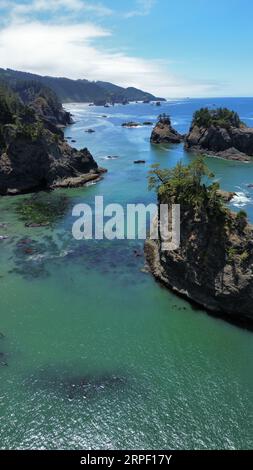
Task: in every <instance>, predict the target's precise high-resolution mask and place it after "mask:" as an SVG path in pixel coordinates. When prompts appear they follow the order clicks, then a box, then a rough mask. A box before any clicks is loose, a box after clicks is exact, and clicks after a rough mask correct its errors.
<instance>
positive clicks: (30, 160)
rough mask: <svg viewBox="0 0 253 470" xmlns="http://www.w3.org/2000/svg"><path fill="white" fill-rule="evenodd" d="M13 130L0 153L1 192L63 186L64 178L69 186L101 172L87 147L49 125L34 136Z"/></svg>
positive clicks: (97, 175) (9, 192)
mask: <svg viewBox="0 0 253 470" xmlns="http://www.w3.org/2000/svg"><path fill="white" fill-rule="evenodd" d="M13 133H14V134H13V135H12V137H11V138H10V139H9V140H8V141H7V147H6V150H5V152H4V153H2V155H1V157H0V194H2V195H5V194H11V195H15V194H19V193H25V192H30V191H35V190H37V189H46V188H55V187H58V186H61V187H63V186H64V184H65V183H64V182H66V186H67V187H68V186H72V187H73V186H75V183H76V185H77V186H79V185H80V184H81V183H82V184H84V183H85V182H87V181H89V180H90V179H95V178H99V177H100V175H101V170H100V169H99V168H98V165H97V163H96V162H95V160H94V159H93V157H92V155H91V154H90V152H89V151H88V150H87V149H83V150H80V151H78V150H76V149H73V148H72V147H70V146H69V145H68V143H66V142H65V141H63V140H61V139H60V138H58V136H56V135H55V134H53V133H51V132H50V131H48V130H47V129H43V130H42V131H41V134H40V135H39V136H38V137H37V138H35V139H31V138H30V137H29V136H26V135H24V134H22V133H19V132H17V133H16V134H15V131H14V130H13ZM70 178H71V181H70V180H69V179H70Z"/></svg>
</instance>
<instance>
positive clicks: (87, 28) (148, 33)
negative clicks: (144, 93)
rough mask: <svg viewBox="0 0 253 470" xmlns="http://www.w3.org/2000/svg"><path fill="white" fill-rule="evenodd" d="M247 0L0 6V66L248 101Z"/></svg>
mask: <svg viewBox="0 0 253 470" xmlns="http://www.w3.org/2000/svg"><path fill="white" fill-rule="evenodd" d="M252 17H253V2H252V0H117V1H116V0H98V1H96V0H31V1H28V0H0V66H1V67H10V68H15V69H19V70H26V71H31V72H35V73H40V74H47V75H54V76H67V77H71V78H87V79H89V80H108V81H112V82H114V83H117V84H120V85H123V86H128V85H129V86H137V87H141V88H143V89H147V90H148V91H151V92H154V93H156V94H158V95H161V96H166V97H185V96H252V94H253V79H252V75H253V61H252V49H253V41H252V24H251V23H252Z"/></svg>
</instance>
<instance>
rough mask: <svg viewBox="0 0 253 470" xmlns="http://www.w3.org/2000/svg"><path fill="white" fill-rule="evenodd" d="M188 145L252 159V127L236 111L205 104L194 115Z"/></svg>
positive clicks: (234, 158) (186, 143)
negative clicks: (247, 125) (208, 107)
mask: <svg viewBox="0 0 253 470" xmlns="http://www.w3.org/2000/svg"><path fill="white" fill-rule="evenodd" d="M185 148H186V150H191V151H194V152H199V153H203V154H208V155H214V156H218V157H222V158H225V159H228V160H239V161H251V157H253V128H249V127H246V125H245V124H243V123H242V122H241V121H240V118H239V116H238V114H237V113H234V112H233V111H230V110H228V109H217V110H209V109H207V108H203V109H200V110H199V111H197V112H196V113H195V115H194V117H193V121H192V125H191V128H190V132H189V134H188V135H187V136H186V139H185Z"/></svg>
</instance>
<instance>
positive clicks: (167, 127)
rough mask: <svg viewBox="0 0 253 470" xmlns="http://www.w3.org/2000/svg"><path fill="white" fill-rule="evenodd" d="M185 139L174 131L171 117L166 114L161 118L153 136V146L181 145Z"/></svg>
mask: <svg viewBox="0 0 253 470" xmlns="http://www.w3.org/2000/svg"><path fill="white" fill-rule="evenodd" d="M183 139H184V137H183V136H182V135H181V134H179V133H178V132H177V131H176V130H175V129H173V127H172V125H171V120H170V117H169V116H167V115H165V114H164V115H161V116H159V120H158V122H157V124H156V126H155V128H154V129H153V131H152V134H151V139H150V140H151V143H152V144H179V143H180V142H182V141H183Z"/></svg>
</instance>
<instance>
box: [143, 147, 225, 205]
mask: <svg viewBox="0 0 253 470" xmlns="http://www.w3.org/2000/svg"><path fill="white" fill-rule="evenodd" d="M213 178H214V175H213V174H212V173H211V172H210V171H209V169H208V167H207V166H206V164H205V162H204V158H203V157H202V156H199V157H197V158H196V159H195V160H193V162H192V163H190V164H189V165H187V166H185V165H183V164H182V163H181V162H180V163H178V164H177V165H176V166H175V168H173V169H169V170H167V169H166V170H164V169H160V167H159V165H153V166H152V170H151V171H150V176H149V189H155V190H156V192H157V194H158V197H159V198H160V199H161V200H162V201H163V202H167V203H169V202H171V201H175V202H176V203H178V204H183V205H186V206H192V207H194V208H198V209H201V208H202V207H207V208H208V209H210V210H213V211H215V212H216V213H219V214H224V213H225V211H226V209H225V206H224V204H223V201H222V198H221V197H220V195H219V194H218V190H219V184H218V183H216V182H212V181H211V180H212V179H213Z"/></svg>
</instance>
